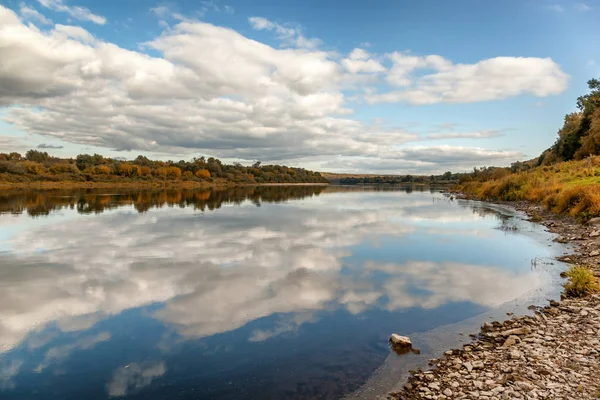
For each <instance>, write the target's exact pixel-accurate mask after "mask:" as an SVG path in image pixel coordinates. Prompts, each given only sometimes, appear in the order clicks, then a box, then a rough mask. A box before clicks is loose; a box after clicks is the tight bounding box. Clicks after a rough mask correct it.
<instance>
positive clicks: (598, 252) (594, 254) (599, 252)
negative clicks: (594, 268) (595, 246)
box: [590, 250, 600, 257]
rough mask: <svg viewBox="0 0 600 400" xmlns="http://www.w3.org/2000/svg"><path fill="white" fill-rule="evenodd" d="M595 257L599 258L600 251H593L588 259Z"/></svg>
mask: <svg viewBox="0 0 600 400" xmlns="http://www.w3.org/2000/svg"><path fill="white" fill-rule="evenodd" d="M596 256H600V251H598V250H594V251H592V252H590V257H596Z"/></svg>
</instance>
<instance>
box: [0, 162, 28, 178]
mask: <svg viewBox="0 0 600 400" xmlns="http://www.w3.org/2000/svg"><path fill="white" fill-rule="evenodd" d="M1 172H5V173H7V174H14V175H25V168H23V165H21V164H17V163H15V162H11V161H0V173H1Z"/></svg>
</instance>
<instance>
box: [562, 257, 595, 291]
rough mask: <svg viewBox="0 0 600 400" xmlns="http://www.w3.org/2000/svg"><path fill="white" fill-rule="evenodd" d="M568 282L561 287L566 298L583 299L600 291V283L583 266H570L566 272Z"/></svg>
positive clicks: (588, 269)
mask: <svg viewBox="0 0 600 400" xmlns="http://www.w3.org/2000/svg"><path fill="white" fill-rule="evenodd" d="M565 275H566V277H567V278H568V281H567V282H566V283H565V284H564V285H563V286H564V288H565V295H567V296H568V297H584V296H588V295H590V294H592V293H596V292H599V291H600V282H599V281H598V278H596V277H595V276H594V272H593V271H592V270H591V269H590V268H589V267H586V266H585V265H572V266H571V267H570V268H569V270H568V271H567V272H566V274H565Z"/></svg>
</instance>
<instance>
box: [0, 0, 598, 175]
mask: <svg viewBox="0 0 600 400" xmlns="http://www.w3.org/2000/svg"><path fill="white" fill-rule="evenodd" d="M598 38H600V0H587V1H586V2H576V1H545V0H518V1H513V0H505V1H495V2H491V1H486V0H458V1H450V0H437V1H433V0H423V1H418V2H416V1H399V0H396V1H391V0H390V1H384V0H372V1H369V2H366V1H357V0H346V1H344V2H341V1H333V0H320V1H313V0H307V1H289V0H276V1H275V0H273V1H272V0H268V1H267V0H262V1H252V2H250V1H247V0H223V1H216V0H215V1H190V0H179V1H169V2H160V1H158V2H155V1H152V0H151V1H141V0H122V1H118V2H117V1H115V0H104V1H102V2H99V1H89V0H25V1H20V0H0V152H8V151H19V152H21V153H24V152H25V151H26V150H27V149H30V148H38V149H43V150H44V151H48V152H49V153H50V154H53V155H56V156H64V157H71V156H75V155H77V154H79V153H100V154H103V155H107V156H111V157H122V158H126V159H133V158H135V157H136V156H137V155H138V154H143V155H146V156H148V157H152V158H159V159H164V160H167V159H172V160H179V159H191V158H193V157H198V156H207V157H210V156H213V157H217V158H220V159H222V160H224V161H226V162H233V161H239V162H242V163H243V164H249V163H252V162H255V161H262V162H263V163H278V164H285V165H290V166H301V167H305V168H311V169H317V170H320V171H331V172H350V173H356V172H365V173H385V174H401V173H411V174H416V173H420V174H425V175H429V174H433V173H442V172H444V171H448V170H451V171H456V172H461V171H466V170H471V169H472V168H473V167H476V166H477V167H479V166H485V165H487V166H489V165H509V164H510V163H511V162H513V161H516V160H524V159H530V158H533V157H537V156H539V154H540V153H541V152H542V151H543V150H544V149H546V148H548V147H549V146H550V145H551V144H552V143H553V142H554V140H555V138H556V132H557V130H558V129H559V128H560V126H561V124H562V120H563V118H564V115H565V114H566V113H569V112H572V111H574V110H575V99H576V98H577V96H579V95H581V94H584V93H585V92H586V90H587V85H586V81H587V80H588V79H591V78H593V77H600V45H599V44H598V43H599V42H598Z"/></svg>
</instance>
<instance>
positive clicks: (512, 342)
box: [502, 335, 521, 349]
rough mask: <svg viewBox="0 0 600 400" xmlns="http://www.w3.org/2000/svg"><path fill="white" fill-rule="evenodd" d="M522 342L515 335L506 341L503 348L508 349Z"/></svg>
mask: <svg viewBox="0 0 600 400" xmlns="http://www.w3.org/2000/svg"><path fill="white" fill-rule="evenodd" d="M520 341H521V338H520V337H518V336H515V335H510V336H509V337H508V339H506V340H505V341H504V344H503V345H502V348H504V349H507V348H509V347H511V346H514V345H515V344H517V343H519V342H520Z"/></svg>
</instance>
